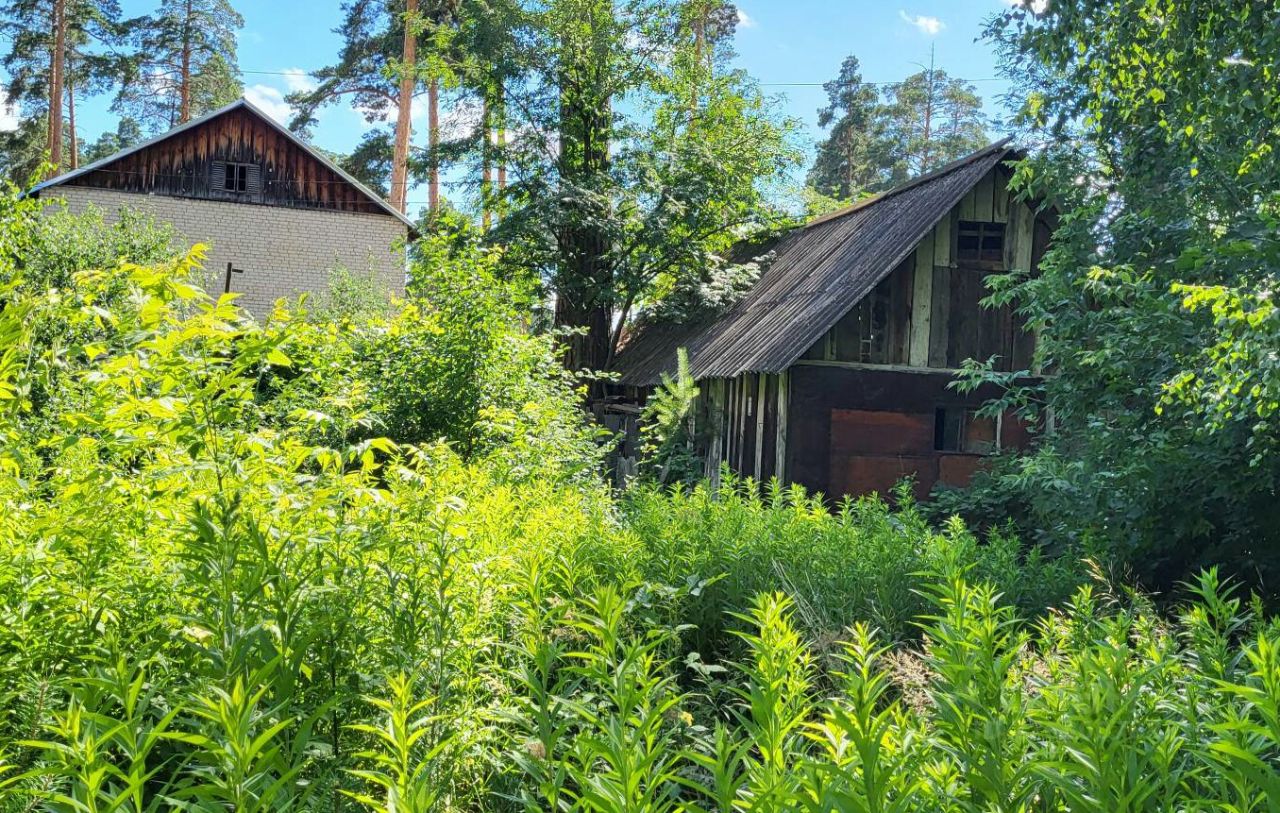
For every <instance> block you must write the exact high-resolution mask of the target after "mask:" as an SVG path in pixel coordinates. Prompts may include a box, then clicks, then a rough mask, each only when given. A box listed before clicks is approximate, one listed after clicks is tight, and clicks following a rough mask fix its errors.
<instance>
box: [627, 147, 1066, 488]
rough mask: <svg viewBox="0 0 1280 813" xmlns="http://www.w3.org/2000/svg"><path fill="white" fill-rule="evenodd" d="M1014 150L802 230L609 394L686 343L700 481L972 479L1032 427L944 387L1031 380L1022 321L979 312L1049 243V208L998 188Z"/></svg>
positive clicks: (658, 334) (961, 164)
mask: <svg viewBox="0 0 1280 813" xmlns="http://www.w3.org/2000/svg"><path fill="white" fill-rule="evenodd" d="M1017 155H1018V154H1017V153H1016V152H1015V151H1014V150H1013V149H1012V148H1010V147H1009V146H1008V145H1007V143H1006V142H1001V143H999V144H994V145H992V146H990V147H987V148H986V149H983V150H980V151H978V152H976V153H974V154H973V155H970V156H967V157H965V158H963V159H961V160H959V161H956V162H954V163H952V164H949V165H947V166H945V167H942V168H940V169H939V170H937V171H935V172H933V173H930V174H929V175H926V176H923V177H921V178H918V179H916V180H914V181H911V182H909V183H907V184H905V185H903V186H900V187H898V188H896V189H892V190H890V191H888V192H886V193H884V194H882V195H879V196H876V197H873V198H870V199H868V200H866V201H862V202H860V203H858V204H856V205H854V206H852V207H849V208H848V209H845V210H842V211H839V212H835V213H833V214H832V215H829V216H827V217H824V218H821V219H819V220H816V221H814V222H812V223H810V224H809V225H808V226H806V227H804V228H801V229H797V230H796V231H794V232H792V233H791V234H790V235H788V236H787V237H785V238H784V239H783V240H782V241H781V243H780V244H779V245H778V248H777V249H776V252H777V253H776V258H775V259H774V261H773V263H772V265H771V266H770V267H769V268H768V269H767V270H766V271H765V272H764V274H762V275H761V278H760V280H759V281H758V282H757V283H756V285H755V286H754V287H753V288H752V290H751V291H750V292H749V293H748V294H747V295H746V297H744V298H743V300H742V301H741V302H740V303H739V304H738V305H737V306H735V307H734V308H733V309H731V310H730V311H729V312H728V313H727V314H726V315H725V316H723V317H721V318H720V319H718V320H716V321H714V322H713V323H711V324H710V325H706V324H702V325H684V326H674V327H673V326H669V325H650V326H644V327H642V328H641V329H639V330H638V331H637V332H636V333H635V335H634V336H633V337H632V338H631V339H630V340H629V341H628V342H627V344H626V345H625V346H624V347H623V349H622V352H621V354H620V356H619V358H618V361H617V363H616V364H615V367H614V369H615V370H616V371H617V372H618V373H620V383H621V385H622V389H621V390H620V391H619V392H618V393H617V395H618V396H619V397H620V398H623V399H627V398H637V399H639V400H643V399H644V398H645V397H646V394H647V391H648V389H649V388H650V387H653V386H654V385H656V384H657V383H659V381H660V380H661V377H662V375H663V374H664V373H668V372H669V371H671V369H672V367H673V366H674V362H675V359H676V353H677V349H678V348H681V347H685V348H687V349H688V351H689V356H690V367H691V372H692V373H693V375H694V377H695V378H697V379H699V380H700V381H701V384H700V390H701V395H700V397H699V399H698V401H697V403H696V405H695V408H694V411H695V414H694V415H693V422H694V425H695V427H696V430H695V432H694V435H693V440H692V442H693V443H694V444H695V447H696V449H695V450H696V452H697V453H698V454H700V455H701V456H702V457H703V459H704V460H705V465H706V469H705V471H706V474H707V475H708V476H710V477H713V478H714V477H716V476H717V474H718V472H719V470H720V466H721V464H726V465H727V466H728V467H729V468H730V469H732V470H733V471H735V472H737V473H739V474H742V475H746V476H750V477H754V478H756V479H757V480H759V481H764V480H767V479H768V478H770V477H778V478H779V479H781V480H783V481H785V482H792V483H799V484H801V485H803V486H806V487H807V488H809V489H811V490H813V491H819V492H823V493H826V494H830V495H833V496H835V495H842V494H851V495H857V494H865V493H868V492H871V491H878V492H881V493H887V492H888V490H889V489H891V488H892V487H893V485H894V484H895V483H896V482H898V481H899V480H900V479H901V478H903V477H905V476H911V477H914V478H915V483H916V490H917V494H918V495H919V496H924V495H926V494H927V493H928V492H929V491H930V490H931V489H932V488H933V487H934V486H935V485H938V484H942V485H950V486H955V485H963V484H965V483H967V482H968V481H969V478H970V477H971V476H972V475H973V474H974V472H976V471H978V470H980V469H981V468H982V467H983V466H984V465H986V462H985V461H986V458H987V457H988V456H990V455H991V454H993V453H995V452H997V451H999V450H1001V449H1008V448H1021V447H1024V446H1025V445H1027V444H1028V443H1029V442H1031V438H1032V436H1033V434H1034V432H1035V431H1036V428H1035V427H1030V426H1027V425H1025V424H1024V423H1023V422H1022V420H1021V418H1020V416H1018V415H1017V414H1015V413H1013V412H1005V413H1002V414H1000V415H996V416H992V415H990V414H989V413H988V412H986V411H985V410H983V408H982V407H983V405H984V404H985V403H987V402H988V401H989V400H990V399H992V398H994V397H995V396H996V395H997V393H996V392H995V391H994V389H993V388H992V387H990V386H987V387H981V388H979V389H978V390H976V391H969V390H963V391H961V390H957V389H955V388H954V387H953V386H952V385H953V384H954V382H955V380H956V372H957V369H958V368H960V367H962V366H963V364H964V362H965V361H966V360H968V359H976V360H981V361H986V360H988V359H992V358H994V360H995V361H994V363H995V367H996V369H998V370H1002V371H1009V372H1016V371H1027V374H1028V375H1030V376H1033V377H1034V376H1036V375H1038V370H1036V369H1035V367H1034V350H1035V337H1034V335H1033V334H1032V333H1031V332H1030V331H1029V330H1027V328H1026V325H1025V324H1024V323H1023V321H1022V320H1021V319H1020V317H1019V316H1018V315H1017V314H1016V313H1014V312H1013V310H1012V308H1010V307H1008V306H1004V307H998V308H988V307H984V306H983V305H982V300H983V299H985V298H986V297H987V296H988V294H989V289H988V288H987V285H986V277H987V276H988V275H990V274H1000V273H1005V272H1007V271H1008V270H1010V269H1023V270H1026V271H1028V272H1031V273H1035V271H1036V269H1037V268H1038V264H1039V260H1040V257H1041V256H1042V255H1043V253H1044V251H1045V250H1046V248H1047V246H1048V240H1049V234H1050V226H1049V224H1050V222H1051V218H1052V215H1051V214H1050V213H1048V212H1044V211H1037V209H1036V208H1034V207H1033V205H1031V204H1029V203H1027V202H1025V201H1022V200H1019V199H1018V198H1017V197H1016V196H1013V195H1011V194H1010V193H1009V189H1008V186H1009V181H1010V179H1011V173H1010V170H1009V168H1008V167H1007V165H1006V163H1007V161H1008V160H1009V159H1010V158H1016V157H1017ZM628 437H630V435H628ZM620 454H621V456H622V457H624V458H625V457H630V456H634V454H635V450H634V449H633V448H631V447H629V446H627V445H626V444H625V443H624V445H623V448H622V451H621V453H620Z"/></svg>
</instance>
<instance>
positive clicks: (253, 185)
mask: <svg viewBox="0 0 1280 813" xmlns="http://www.w3.org/2000/svg"><path fill="white" fill-rule="evenodd" d="M245 172H246V173H247V176H246V178H245V183H244V191H245V192H247V193H249V194H250V195H261V194H262V167H261V166H260V165H259V164H249V165H248V166H247V167H246V168H245Z"/></svg>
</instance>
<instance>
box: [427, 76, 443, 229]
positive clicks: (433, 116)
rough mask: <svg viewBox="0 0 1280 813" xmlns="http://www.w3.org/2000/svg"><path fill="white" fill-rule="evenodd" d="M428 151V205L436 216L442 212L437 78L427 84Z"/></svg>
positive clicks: (438, 88) (438, 89) (438, 87)
mask: <svg viewBox="0 0 1280 813" xmlns="http://www.w3.org/2000/svg"><path fill="white" fill-rule="evenodd" d="M427 149H428V151H429V152H430V155H429V158H428V160H429V165H428V170H429V176H428V178H427V205H428V206H430V207H431V213H432V214H435V213H436V212H438V211H439V210H440V80H439V78H437V77H435V76H433V77H431V79H430V81H429V82H428V83H427Z"/></svg>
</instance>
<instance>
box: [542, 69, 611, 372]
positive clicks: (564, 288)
mask: <svg viewBox="0 0 1280 813" xmlns="http://www.w3.org/2000/svg"><path fill="white" fill-rule="evenodd" d="M603 73H604V71H603V69H602V68H601V67H600V66H598V65H594V64H590V63H587V64H581V63H580V64H577V65H573V66H571V67H570V68H568V71H567V75H566V76H565V77H564V78H563V79H562V81H561V85H560V87H561V90H560V158H559V164H560V177H561V179H562V184H563V186H564V189H563V192H564V200H565V203H564V204H563V205H564V206H565V207H566V208H567V209H569V211H567V212H565V213H564V215H563V217H564V221H563V224H564V225H562V226H561V228H560V233H559V235H558V242H559V253H560V261H559V263H558V264H559V268H557V270H556V271H557V273H556V307H555V325H556V327H562V328H576V329H578V330H580V331H582V332H581V334H575V335H572V336H570V337H569V339H568V341H567V343H566V345H567V346H566V348H565V353H564V364H565V366H566V367H567V368H568V369H571V370H603V369H605V367H606V366H607V365H608V363H609V361H610V357H611V356H612V352H611V351H612V333H613V313H614V311H613V286H614V269H613V266H612V261H611V260H610V258H609V255H610V253H611V252H610V250H611V243H610V239H609V234H608V225H607V224H606V223H604V222H601V219H602V217H604V216H605V215H604V213H601V212H600V211H598V210H597V209H596V206H595V203H594V201H592V200H591V199H590V198H591V194H590V191H589V190H591V189H593V188H596V187H598V186H599V185H600V182H601V181H602V180H603V179H604V177H605V176H606V175H608V173H609V163H610V157H609V138H610V135H611V121H612V99H611V98H610V97H609V96H608V95H607V94H606V95H601V94H600V93H599V92H598V91H599V77H600V76H601V75H602V74H603ZM598 389H599V387H598V386H597V388H596V390H597V391H595V392H593V393H592V396H593V397H594V396H597V395H599V392H598Z"/></svg>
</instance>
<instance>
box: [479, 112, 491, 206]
mask: <svg viewBox="0 0 1280 813" xmlns="http://www.w3.org/2000/svg"><path fill="white" fill-rule="evenodd" d="M482 104H483V108H482V110H481V112H480V130H481V132H482V138H483V139H484V140H483V141H482V142H481V143H480V213H481V214H480V224H481V225H482V226H483V227H484V228H485V229H486V230H487V229H489V228H490V227H491V226H492V225H493V211H492V205H493V105H492V104H490V103H489V90H488V89H487V88H486V89H485V91H484V101H483V103H482Z"/></svg>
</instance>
